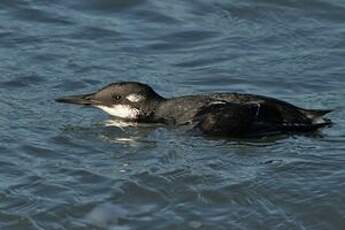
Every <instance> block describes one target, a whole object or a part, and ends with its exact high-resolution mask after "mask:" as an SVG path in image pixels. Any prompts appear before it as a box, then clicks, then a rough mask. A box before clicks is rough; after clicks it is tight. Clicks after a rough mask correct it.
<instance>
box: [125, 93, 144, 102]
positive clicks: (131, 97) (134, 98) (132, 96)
mask: <svg viewBox="0 0 345 230" xmlns="http://www.w3.org/2000/svg"><path fill="white" fill-rule="evenodd" d="M126 98H127V100H129V101H131V102H139V101H142V100H143V99H144V97H143V96H141V95H139V94H136V93H133V94H130V95H128V96H127V97H126Z"/></svg>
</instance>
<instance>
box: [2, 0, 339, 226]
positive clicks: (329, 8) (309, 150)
mask: <svg viewBox="0 0 345 230" xmlns="http://www.w3.org/2000/svg"><path fill="white" fill-rule="evenodd" d="M0 21H1V23H0V70H1V77H0V89H1V90H0V106H1V108H2V109H1V110H0V153H1V155H0V228H1V229H111V230H113V229H120V230H127V229H313V230H314V229H345V208H344V207H345V206H344V201H345V168H344V163H345V145H344V143H345V131H344V128H345V122H344V120H343V118H344V111H345V108H344V99H345V91H344V87H345V82H344V73H345V66H344V56H345V42H344V41H345V40H344V37H345V3H344V2H343V1H340V0H339V1H337V0H333V1H331V0H329V1H326V0H315V1H309V0H300V1H293V0H289V1H282V0H277V1H272V0H258V1H249V0H244V1H235V0H233V1H230V0H229V1H225V0H224V1H221V0H193V1H178V0H171V1H159V0H88V1H82V0H75V1H67V0H61V1H42V0H40V1H33V0H18V1H13V0H2V1H1V2H0ZM119 80H135V81H141V82H145V83H147V84H150V85H152V86H153V87H154V88H155V89H156V90H157V91H158V92H159V93H160V94H162V95H164V96H167V97H168V96H173V95H174V96H177V95H184V94H194V93H204V92H211V91H212V92H214V91H238V92H250V93H257V94H263V95H268V96H274V97H278V98H281V99H285V100H288V101H290V102H293V103H295V104H297V105H299V106H303V107H313V108H334V109H335V112H333V113H332V114H330V115H329V117H330V118H331V119H333V121H335V123H336V124H335V125H334V126H333V127H331V128H328V129H324V130H322V132H320V134H316V135H306V136H290V137H276V138H266V139H259V140H221V139H209V138H204V137H196V136H191V135H189V134H187V133H184V132H183V131H181V130H168V129H165V128H163V127H158V128H152V127H138V128H125V129H119V128H116V127H112V126H109V125H108V123H107V116H106V115H105V114H103V113H102V112H100V111H98V110H93V109H84V108H79V107H75V106H69V105H61V104H57V103H55V102H54V98H56V97H58V96H61V95H66V94H76V93H83V92H89V91H93V90H95V89H97V88H100V87H102V86H104V85H105V84H108V83H110V82H113V81H119Z"/></svg>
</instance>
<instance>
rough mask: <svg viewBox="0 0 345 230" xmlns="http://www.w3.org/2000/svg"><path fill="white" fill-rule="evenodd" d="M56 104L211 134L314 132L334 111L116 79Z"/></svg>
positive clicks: (272, 100) (274, 100) (230, 135)
mask: <svg viewBox="0 0 345 230" xmlns="http://www.w3.org/2000/svg"><path fill="white" fill-rule="evenodd" d="M56 101H57V102H62V103H71V104H78V105H85V106H93V107H97V108H100V109H102V110H103V111H105V112H106V113H108V114H109V115H111V116H113V117H116V118H120V119H122V120H124V121H130V122H139V123H140V122H145V123H162V124H166V125H171V126H184V125H191V126H192V128H193V129H195V130H198V131H200V132H202V133H204V134H206V135H210V136H224V137H253V136H254V137H255V136H263V135H271V134H281V133H297V132H312V131H315V130H318V129H319V128H321V127H324V126H327V125H330V124H331V120H329V119H327V118H324V117H323V116H324V115H325V114H327V113H329V112H331V111H332V110H320V109H304V108H300V107H297V106H294V105H292V104H290V103H288V102H285V101H282V100H279V99H275V98H271V97H266V96H260V95H254V94H244V93H212V94H208V95H189V96H181V97H173V98H164V97H162V96H160V95H159V94H158V93H156V92H155V91H154V90H153V89H152V88H151V87H150V86H148V85H146V84H143V83H139V82H116V83H111V84H109V85H107V86H105V87H104V88H102V89H100V90H98V91H96V92H94V93H89V94H83V95H74V96H65V97H60V98H57V99H56Z"/></svg>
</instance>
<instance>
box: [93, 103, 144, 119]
mask: <svg viewBox="0 0 345 230" xmlns="http://www.w3.org/2000/svg"><path fill="white" fill-rule="evenodd" d="M96 107H97V108H100V109H102V110H103V111H104V112H106V113H108V114H110V115H111V116H114V117H120V118H124V119H132V120H135V119H137V118H138V117H139V115H140V111H139V109H136V108H133V107H130V106H128V105H113V106H112V107H108V106H103V105H97V106H96Z"/></svg>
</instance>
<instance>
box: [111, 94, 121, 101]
mask: <svg viewBox="0 0 345 230" xmlns="http://www.w3.org/2000/svg"><path fill="white" fill-rule="evenodd" d="M113 98H114V100H117V101H118V100H120V99H121V96H120V95H114V96H113Z"/></svg>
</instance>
